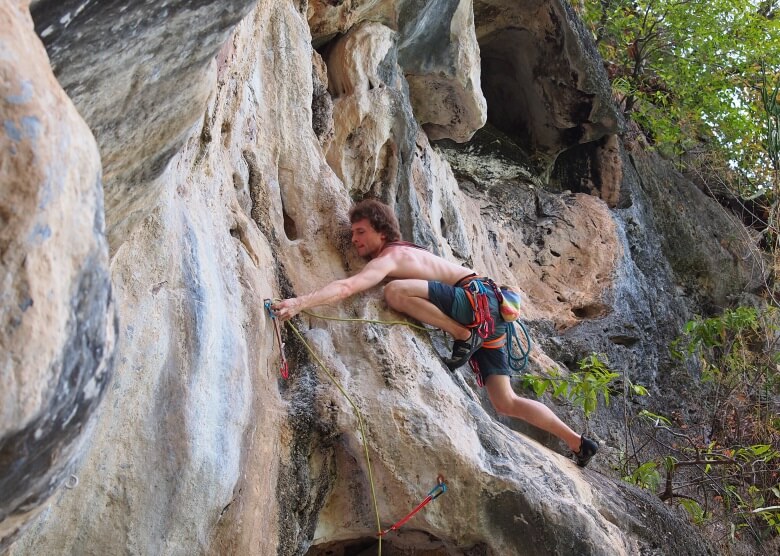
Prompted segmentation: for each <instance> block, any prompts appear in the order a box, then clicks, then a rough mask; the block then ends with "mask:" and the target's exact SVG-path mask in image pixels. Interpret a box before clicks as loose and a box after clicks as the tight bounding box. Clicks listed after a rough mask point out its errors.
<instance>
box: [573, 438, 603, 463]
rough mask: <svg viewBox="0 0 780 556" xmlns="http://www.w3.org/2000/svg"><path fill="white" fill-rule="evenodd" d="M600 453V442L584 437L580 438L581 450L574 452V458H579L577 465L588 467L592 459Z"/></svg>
mask: <svg viewBox="0 0 780 556" xmlns="http://www.w3.org/2000/svg"><path fill="white" fill-rule="evenodd" d="M598 451H599V444H598V442H596V441H594V440H591V439H590V438H585V437H584V436H582V437H581V438H580V449H579V450H577V451H576V452H574V457H575V458H577V465H579V466H580V467H585V466H586V465H588V462H589V461H590V458H592V457H593V456H595V455H596V452H598Z"/></svg>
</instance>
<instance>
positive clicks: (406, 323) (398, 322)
mask: <svg viewBox="0 0 780 556" xmlns="http://www.w3.org/2000/svg"><path fill="white" fill-rule="evenodd" d="M301 313H302V314H304V315H309V316H310V317H314V318H317V319H322V320H334V321H339V322H364V323H368V324H386V325H389V326H393V325H403V326H408V327H409V328H416V329H417V330H422V331H423V332H429V329H428V328H425V327H424V326H421V325H419V324H414V323H413V322H409V321H405V320H374V319H347V318H343V317H328V316H326V315H320V314H317V313H312V312H309V311H301Z"/></svg>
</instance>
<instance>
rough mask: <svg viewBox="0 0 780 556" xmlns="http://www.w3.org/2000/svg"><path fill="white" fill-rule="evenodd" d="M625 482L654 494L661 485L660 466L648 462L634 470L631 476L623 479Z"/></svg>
mask: <svg viewBox="0 0 780 556" xmlns="http://www.w3.org/2000/svg"><path fill="white" fill-rule="evenodd" d="M623 480H624V481H626V482H628V483H631V484H632V485H636V486H638V487H641V488H645V489H647V490H650V491H652V492H658V487H659V486H660V485H661V474H660V473H659V472H658V464H657V463H656V462H654V461H647V462H645V463H643V464H642V465H640V466H638V467H637V468H636V469H634V470H633V471H632V472H631V474H629V475H626V476H625V477H623Z"/></svg>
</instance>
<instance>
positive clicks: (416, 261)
mask: <svg viewBox="0 0 780 556" xmlns="http://www.w3.org/2000/svg"><path fill="white" fill-rule="evenodd" d="M349 218H350V222H351V224H352V226H351V228H352V244H353V245H354V247H355V249H356V250H357V252H358V254H359V255H360V256H361V257H363V258H364V259H366V260H367V261H368V263H367V264H366V266H365V267H363V269H362V270H361V271H360V272H358V273H357V274H355V275H354V276H351V277H349V278H344V279H342V280H335V281H333V282H331V283H330V284H328V285H326V286H325V287H323V288H321V289H319V290H316V291H314V292H312V293H309V294H307V295H302V296H300V297H294V298H291V299H285V300H283V301H280V302H278V303H276V304H274V305H272V306H271V309H272V310H273V311H274V313H275V314H276V316H277V317H278V318H280V319H281V320H287V319H290V318H292V317H294V316H295V315H297V314H298V313H299V312H301V311H303V310H304V309H308V308H311V307H316V306H319V305H328V304H332V303H334V302H339V301H341V300H342V299H346V298H348V297H350V296H352V295H355V294H356V293H360V292H362V291H365V290H367V289H369V288H372V287H374V286H376V285H377V284H379V283H380V282H382V281H383V280H385V279H390V280H391V281H390V282H388V283H387V284H386V285H385V287H384V297H385V301H386V302H387V304H388V305H389V306H390V307H391V308H393V309H395V310H396V311H399V312H401V313H404V314H405V315H408V316H410V317H412V318H414V319H417V320H418V321H421V322H423V323H425V324H428V325H430V326H434V327H436V328H439V329H441V330H443V331H445V332H447V333H448V334H450V335H451V336H452V337H453V338H454V343H453V347H452V356H451V357H450V358H448V359H445V363H446V365H447V366H448V367H449V368H450V370H454V369H457V368H458V367H460V366H462V365H464V364H466V363H467V362H468V361H469V359H471V358H472V357H474V359H475V360H476V363H477V368H478V369H479V372H480V373H481V375H482V377H481V378H482V381H483V383H484V385H485V388H486V389H487V392H488V397H489V398H490V401H491V403H492V404H493V407H494V408H495V409H496V411H497V412H498V413H500V414H503V415H508V416H510V417H515V418H518V419H522V420H524V421H526V422H528V423H530V424H531V425H534V426H535V427H538V428H540V429H542V430H544V431H547V432H549V433H551V434H554V435H555V436H557V437H558V438H560V439H561V440H563V441H564V442H565V443H566V444H567V445H568V446H569V449H571V451H572V452H573V453H574V455H575V457H576V460H577V464H578V465H579V466H581V467H584V466H585V465H587V464H588V462H589V461H590V459H591V458H592V457H593V456H594V455H595V453H596V452H597V451H598V447H599V446H598V444H597V443H596V442H595V441H593V440H591V439H589V438H587V437H585V436H582V435H579V434H577V433H576V432H574V431H573V430H572V429H571V428H569V427H568V426H567V425H566V424H565V423H564V422H563V421H561V420H560V419H559V418H558V416H556V415H555V413H553V412H552V410H550V409H549V408H548V407H547V406H545V405H544V404H542V403H540V402H537V401H534V400H529V399H527V398H522V397H520V396H518V395H517V394H515V392H514V390H513V389H512V386H511V383H510V375H511V374H512V370H511V368H510V366H509V360H508V352H507V349H508V348H509V346H507V345H506V344H505V343H504V345H499V346H496V345H495V344H496V343H497V340H500V337H501V336H502V335H503V334H504V333H505V330H506V326H507V325H506V323H504V322H503V320H502V319H501V315H500V312H499V305H498V299H497V297H496V295H495V293H494V291H492V290H491V289H490V288H487V295H488V299H489V304H490V314H491V316H492V317H493V319H494V323H495V330H494V332H493V334H492V335H490V336H488V337H487V338H485V339H483V338H482V337H481V336H480V335H479V334H478V333H477V332H476V329H474V328H469V326H468V325H470V324H472V323H473V321H474V311H473V309H472V305H471V303H470V302H469V300H468V298H467V293H466V286H467V285H468V284H469V283H470V282H471V281H473V280H480V279H483V278H480V277H478V276H477V274H476V273H474V272H473V271H471V270H470V269H468V268H465V267H463V266H460V265H458V264H455V263H451V262H449V261H447V260H445V259H443V258H441V257H438V256H436V255H434V254H433V253H430V252H428V251H427V250H425V249H423V248H421V247H418V246H416V245H414V244H412V243H408V242H405V241H401V233H400V230H399V226H398V220H397V219H396V217H395V214H393V211H392V209H391V208H390V207H389V206H387V205H385V204H383V203H380V202H379V201H375V200H373V199H367V200H363V201H360V202H359V203H357V204H355V205H354V206H353V207H352V209H351V210H350V212H349ZM491 342H493V344H492V345H491ZM489 346H490V347H489Z"/></svg>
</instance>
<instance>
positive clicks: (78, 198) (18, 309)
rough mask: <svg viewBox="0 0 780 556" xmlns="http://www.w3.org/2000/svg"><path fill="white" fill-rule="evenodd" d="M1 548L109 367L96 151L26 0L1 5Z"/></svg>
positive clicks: (62, 468) (72, 454) (54, 472)
mask: <svg viewBox="0 0 780 556" xmlns="http://www.w3.org/2000/svg"><path fill="white" fill-rule="evenodd" d="M0 113H1V114H2V121H3V127H2V130H0V281H1V282H2V288H0V292H1V293H0V295H1V297H0V550H1V549H2V548H3V546H4V544H5V543H4V542H3V539H8V538H10V536H11V535H13V534H15V533H16V532H17V531H18V529H19V528H20V527H21V526H22V525H23V524H24V523H25V522H26V521H27V520H28V519H29V517H30V514H33V513H37V512H38V511H39V510H40V509H41V508H42V505H43V504H44V503H45V502H46V501H47V500H48V499H49V497H50V496H51V495H52V493H53V492H54V491H55V490H56V489H57V488H58V487H60V486H61V485H62V483H63V481H65V479H66V478H68V477H69V474H70V469H71V467H72V466H73V463H74V460H75V459H76V457H77V456H78V455H79V449H80V447H81V445H82V444H83V441H84V439H85V438H86V437H88V436H89V431H90V430H91V428H92V419H91V418H92V416H93V413H94V412H95V409H96V408H97V406H98V404H99V402H100V400H101V399H102V397H103V393H104V391H105V388H106V386H107V384H108V381H109V378H110V376H111V369H112V359H113V354H114V343H115V334H116V331H115V326H116V323H115V320H114V319H115V314H114V308H113V300H112V294H111V283H110V278H109V270H108V249H107V245H106V242H105V238H104V233H105V225H104V220H103V193H102V189H101V179H100V157H99V154H98V150H97V146H96V144H95V140H94V138H93V137H92V134H91V133H90V130H89V128H88V127H87V126H86V124H85V123H84V121H83V120H82V119H81V117H80V116H79V115H78V113H77V112H76V110H75V108H74V107H73V104H72V103H71V102H70V100H69V99H68V97H67V96H66V95H65V93H64V91H63V90H62V89H61V88H60V87H59V85H58V84H57V81H56V79H55V78H54V76H53V75H52V72H51V68H50V66H49V61H48V59H47V57H46V51H45V50H44V48H43V45H42V44H41V42H40V40H39V39H38V37H37V36H36V35H35V33H34V32H33V28H32V20H31V19H30V16H29V13H28V12H27V9H26V3H24V2H5V3H3V4H2V5H0Z"/></svg>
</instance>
